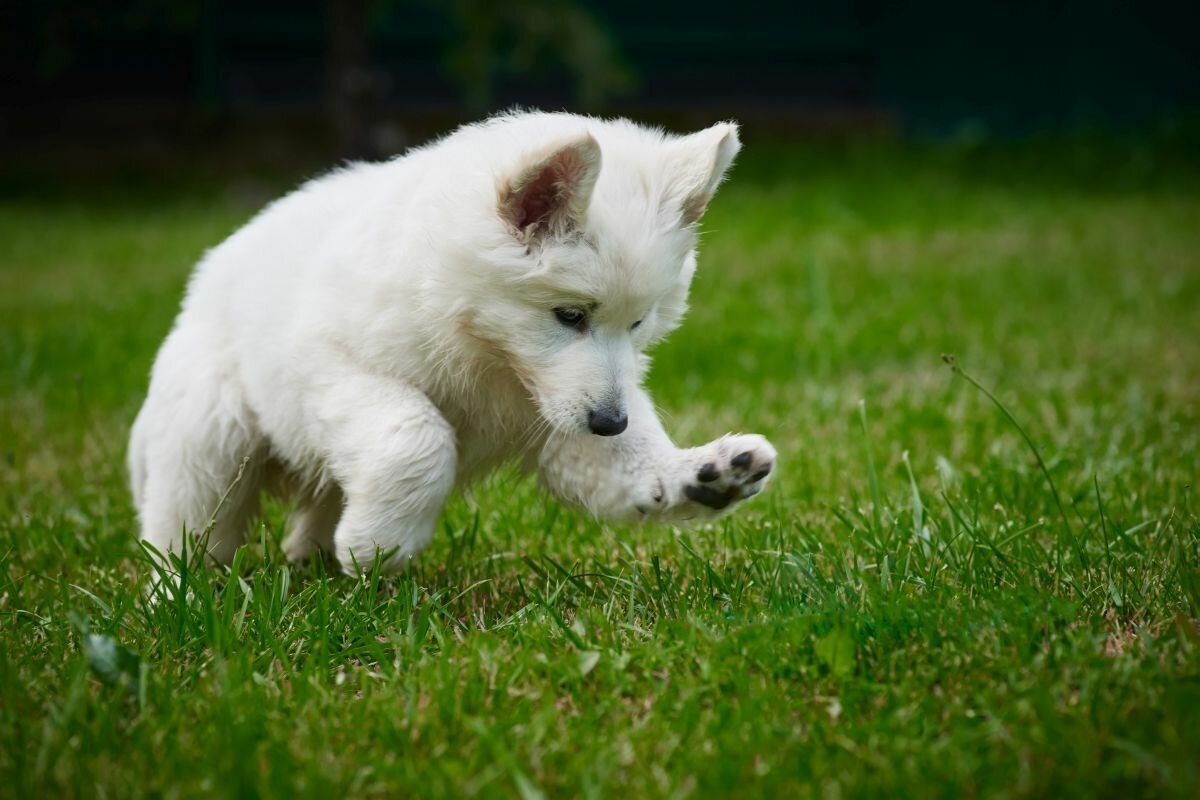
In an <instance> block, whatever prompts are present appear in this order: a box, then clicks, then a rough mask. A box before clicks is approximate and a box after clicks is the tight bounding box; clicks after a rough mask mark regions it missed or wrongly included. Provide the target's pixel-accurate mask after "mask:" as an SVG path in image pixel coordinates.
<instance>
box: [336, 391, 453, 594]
mask: <svg viewBox="0 0 1200 800" xmlns="http://www.w3.org/2000/svg"><path fill="white" fill-rule="evenodd" d="M313 407H314V410H315V412H316V414H315V417H316V418H315V420H314V422H315V423H316V424H315V426H314V427H315V430H316V432H317V433H318V436H319V441H320V445H321V447H322V448H323V449H324V451H325V458H326V463H327V466H328V468H329V470H330V471H331V472H332V474H333V476H334V477H335V478H336V479H337V482H338V485H339V487H340V488H341V491H342V493H343V494H344V495H345V507H344V508H343V509H342V510H341V515H340V519H337V515H333V517H334V518H335V519H337V528H336V530H334V532H333V548H334V551H335V554H336V555H337V559H338V561H339V562H340V563H341V566H342V570H343V571H344V572H347V573H350V574H353V573H356V572H361V571H365V570H367V569H369V568H370V567H371V565H372V563H373V561H374V559H375V557H376V556H377V555H382V556H384V557H385V561H384V562H383V567H384V569H386V570H388V571H395V570H398V569H401V568H403V567H404V566H405V565H406V564H408V562H409V561H410V560H411V559H412V558H413V557H414V556H416V555H417V554H418V553H420V552H421V551H422V550H423V549H425V546H426V545H427V544H428V543H429V540H430V539H431V538H432V537H433V532H434V527H435V525H436V523H437V518H438V515H439V514H440V513H441V511H442V505H443V504H444V503H445V502H446V497H447V495H449V493H450V490H451V489H452V488H453V486H454V479H455V471H456V465H457V461H458V454H457V446H456V443H455V434H454V430H453V429H452V428H451V426H450V424H449V423H448V422H447V421H446V419H445V418H444V417H443V416H442V415H441V413H440V412H439V411H438V409H437V408H436V407H435V406H434V404H433V403H432V402H430V400H429V398H428V397H426V396H425V395H424V394H423V393H421V392H420V391H418V390H416V389H414V388H413V387H410V386H407V385H405V384H402V383H397V382H395V381H391V380H387V379H384V378H380V377H376V376H373V375H364V374H347V375H342V376H339V378H338V379H337V380H331V381H329V383H328V384H326V385H325V387H324V389H323V390H322V391H321V392H320V395H319V397H318V398H317V400H316V402H315V403H314V404H313Z"/></svg>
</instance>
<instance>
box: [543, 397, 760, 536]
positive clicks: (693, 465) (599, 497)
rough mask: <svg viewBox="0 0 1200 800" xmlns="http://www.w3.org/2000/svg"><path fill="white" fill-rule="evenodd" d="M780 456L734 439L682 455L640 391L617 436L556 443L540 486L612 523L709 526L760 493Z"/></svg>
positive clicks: (754, 438) (756, 440)
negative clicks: (656, 521)
mask: <svg viewBox="0 0 1200 800" xmlns="http://www.w3.org/2000/svg"><path fill="white" fill-rule="evenodd" d="M775 460H776V455H775V448H773V447H772V446H771V443H770V442H768V441H767V440H766V439H764V438H763V437H762V436H759V435H757V434H729V435H727V436H723V437H721V438H720V439H717V440H715V441H712V442H709V443H708V444H706V445H702V446H700V447H691V448H686V449H681V448H678V447H676V446H675V445H674V443H672V441H671V439H670V437H668V436H667V434H666V432H665V431H664V430H663V427H662V424H661V423H660V422H659V421H658V416H657V415H656V414H655V412H654V405H653V403H651V402H650V398H649V397H648V396H647V395H646V393H645V392H644V391H642V390H640V389H639V390H638V392H637V395H636V397H634V398H631V400H630V404H629V427H628V429H626V431H625V432H624V433H622V434H620V435H619V436H596V435H593V434H589V433H580V434H572V435H568V436H552V437H551V438H550V440H549V441H548V442H547V444H546V446H545V448H544V449H543V450H542V453H541V456H540V458H539V466H540V468H541V474H542V482H543V483H544V484H545V485H546V487H547V488H548V489H549V490H550V491H551V492H553V493H554V494H555V495H556V496H558V497H559V498H561V499H562V500H564V501H566V502H569V503H574V504H577V505H581V506H583V507H585V508H587V509H588V510H589V511H591V512H592V513H593V514H595V515H596V516H598V517H603V518H606V519H614V520H641V519H659V520H664V521H686V520H692V519H708V518H712V517H715V516H717V515H719V514H721V513H722V512H724V511H726V510H728V509H731V508H733V506H735V505H736V504H737V503H738V502H740V501H742V500H745V499H747V498H749V497H753V496H754V495H756V494H758V493H759V492H760V491H762V489H763V487H764V486H765V485H766V483H767V480H768V479H769V477H770V475H771V472H772V471H773V470H774V468H775Z"/></svg>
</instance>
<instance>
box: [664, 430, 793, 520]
mask: <svg viewBox="0 0 1200 800" xmlns="http://www.w3.org/2000/svg"><path fill="white" fill-rule="evenodd" d="M697 452H698V454H699V455H700V457H701V461H700V466H699V467H698V468H696V469H695V473H694V475H692V476H690V477H689V478H688V479H686V480H685V483H684V486H683V493H684V495H685V496H686V497H687V498H688V499H689V500H691V501H692V502H694V503H699V504H700V505H702V506H704V507H705V508H708V509H711V510H713V511H721V510H723V509H725V508H727V507H728V506H729V505H730V504H731V503H735V502H738V501H739V500H745V499H746V498H748V497H753V496H754V495H756V494H758V493H759V492H761V491H762V489H763V487H764V486H765V485H766V482H767V479H768V478H769V477H770V475H771V472H772V471H773V470H774V469H775V461H776V453H775V448H774V447H772V446H771V443H770V442H768V441H767V440H766V439H765V438H763V437H762V436H759V435H758V434H753V433H752V434H730V435H729V436H724V437H722V438H720V439H718V440H716V441H715V442H712V443H710V444H709V445H707V446H705V447H702V448H698V450H697Z"/></svg>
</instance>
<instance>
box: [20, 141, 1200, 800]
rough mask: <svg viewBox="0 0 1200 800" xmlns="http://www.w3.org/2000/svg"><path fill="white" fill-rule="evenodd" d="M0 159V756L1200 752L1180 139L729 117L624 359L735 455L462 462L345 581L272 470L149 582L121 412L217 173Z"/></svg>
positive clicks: (389, 780)
mask: <svg viewBox="0 0 1200 800" xmlns="http://www.w3.org/2000/svg"><path fill="white" fill-rule="evenodd" d="M4 186H6V187H7V188H6V189H5V190H4V192H5V193H4V194H3V196H2V198H3V199H0V794H3V795H8V796H29V797H34V796H37V797H51V796H53V797H72V796H86V797H93V796H102V797H121V796H141V795H151V796H171V797H191V796H212V795H220V796H227V795H228V796H256V795H261V796H281V797H291V796H322V797H336V796H342V795H350V794H353V795H354V796H367V797H388V796H396V795H407V794H416V795H422V796H425V795H433V796H440V795H441V796H445V795H448V796H456V797H457V796H475V795H483V796H490V795H520V796H524V797H538V796H542V795H543V794H544V795H545V796H555V797H571V796H620V795H624V796H628V797H636V796H671V797H684V796H695V797H705V796H710V795H713V794H733V795H738V796H745V795H756V794H766V795H778V796H789V797H791V796H819V795H820V796H839V795H881V794H885V795H892V796H945V797H960V796H987V797H995V796H1044V795H1048V794H1051V793H1053V794H1056V795H1063V796H1090V795H1096V794H1102V795H1112V796H1135V795H1139V794H1141V795H1161V796H1179V797H1195V796H1197V793H1198V792H1200V657H1198V653H1200V650H1198V648H1200V632H1198V628H1197V624H1198V623H1197V619H1196V618H1197V617H1200V573H1198V571H1197V566H1198V564H1200V519H1198V516H1197V514H1198V508H1197V495H1196V490H1197V482H1198V480H1200V404H1198V399H1200V171H1198V170H1197V169H1196V161H1195V159H1194V158H1192V157H1190V156H1188V155H1187V154H1186V153H1184V154H1179V153H1174V154H1172V153H1171V152H1170V151H1169V149H1161V148H1160V149H1156V148H1155V147H1153V146H1151V145H1149V144H1145V143H1141V144H1138V143H1134V144H1126V145H1121V144H1114V143H1107V144H1105V143H1100V144H1094V143H1093V144H1087V143H1084V144H1074V145H1072V144H1066V143H1057V144H1056V143H1042V144H1028V145H1021V146H1012V147H1006V148H999V147H986V148H983V149H979V150H970V149H966V150H964V149H953V148H948V149H947V148H944V149H928V148H919V147H900V146H869V145H860V146H854V147H846V148H834V147H821V148H799V147H795V148H782V147H778V148H770V147H756V146H755V144H754V143H753V142H751V144H750V147H749V151H748V154H747V156H746V157H745V158H744V159H743V162H742V163H741V164H739V166H738V168H737V169H736V170H735V175H734V179H733V180H732V182H731V183H730V184H729V185H728V186H727V187H726V188H725V189H724V190H723V192H722V195H721V196H720V197H719V198H718V201H717V203H716V204H715V205H714V208H713V210H712V211H711V213H710V217H709V222H708V233H707V234H706V236H705V241H704V247H703V251H702V254H701V270H700V274H699V276H698V278H697V280H696V284H695V287H694V296H693V300H694V302H693V311H692V313H691V315H690V317H689V320H688V322H687V324H686V325H685V327H684V328H683V329H682V330H680V331H679V332H678V333H677V334H676V335H675V337H674V338H673V339H672V340H671V341H670V342H668V343H667V344H666V345H664V346H663V347H661V348H660V349H659V350H658V352H657V353H656V365H655V370H654V373H653V375H652V378H651V385H652V388H653V390H654V393H655V396H656V399H657V400H658V402H659V404H660V405H661V406H662V407H663V408H664V409H665V411H666V413H667V415H668V417H667V419H668V427H669V429H670V430H672V432H673V433H674V434H675V435H676V436H677V438H678V439H679V440H681V441H685V442H692V443H698V442H700V441H707V440H708V439H709V438H711V437H713V436H714V435H717V434H720V433H723V432H725V431H727V430H731V429H732V430H747V431H759V432H762V433H765V434H767V435H768V436H769V437H770V438H771V439H772V441H773V442H774V443H775V445H776V446H777V447H778V449H779V452H780V459H781V467H780V470H779V474H778V477H777V479H776V480H775V481H774V482H773V484H772V485H771V486H770V488H769V490H768V492H767V493H765V494H764V495H763V496H762V497H760V498H757V499H756V500H755V501H754V502H752V503H751V504H749V505H748V506H747V507H746V508H745V509H743V510H741V511H740V512H739V513H738V514H736V515H735V516H734V517H733V518H731V519H729V520H726V521H722V522H720V523H718V524H715V525H712V526H709V527H706V528H701V529H698V530H687V531H678V530H673V529H669V528H641V529H638V528H625V527H610V526H604V525H601V524H598V523H596V522H593V521H591V520H589V519H587V518H585V517H584V516H583V515H580V514H577V513H575V512H571V511H569V510H566V509H563V508H561V507H559V506H558V505H557V504H555V503H554V502H553V501H550V500H547V499H543V498H541V497H540V496H539V495H538V494H537V492H536V490H535V488H534V486H533V485H532V484H531V482H530V481H520V480H519V479H518V478H516V477H515V476H512V475H501V476H499V477H498V478H496V479H495V480H493V481H492V482H490V483H488V484H487V485H485V486H483V487H481V488H480V489H478V490H477V491H476V492H475V493H474V494H473V497H471V498H469V499H462V498H460V499H456V500H455V501H453V502H452V504H451V505H450V507H449V508H448V510H447V512H446V514H445V517H444V522H443V529H442V530H441V531H440V533H439V535H438V537H437V538H436V540H435V543H434V545H433V547H432V548H431V549H430V551H428V553H427V554H426V556H425V557H424V558H423V559H422V561H421V563H420V565H419V567H418V568H416V569H415V570H414V571H413V572H412V573H411V574H410V575H408V576H406V577H403V578H398V579H386V580H380V579H377V578H375V577H371V578H369V579H366V580H361V581H359V580H352V579H348V578H343V577H337V576H327V575H325V574H324V572H323V570H322V568H321V567H320V566H319V565H314V566H312V567H310V568H305V569H300V570H297V569H292V568H289V567H287V566H285V565H284V564H283V563H282V558H281V556H280V553H279V548H278V542H279V540H280V538H281V536H282V526H283V522H282V520H283V516H284V514H285V512H286V509H284V508H281V507H279V506H277V505H273V506H270V507H269V509H268V512H267V514H266V515H265V518H264V519H263V520H262V522H261V524H260V525H259V527H257V528H256V530H255V532H254V534H253V536H252V542H251V544H249V545H248V546H247V547H246V548H244V549H243V551H241V553H240V555H239V557H238V559H237V561H236V563H235V565H234V567H233V569H232V570H231V571H230V572H217V571H208V572H202V573H199V574H192V575H190V576H189V578H188V586H189V590H190V599H188V598H184V599H182V600H179V601H176V600H168V601H166V602H162V603H159V604H157V605H151V604H148V603H147V602H146V601H145V600H144V599H143V594H142V591H141V588H140V586H141V585H140V576H141V574H142V573H143V559H142V556H141V553H140V551H139V549H138V547H137V545H136V542H135V524H134V516H133V512H132V509H131V507H130V500H129V497H128V493H127V490H126V481H125V476H124V470H123V458H124V456H123V452H124V442H125V437H126V435H127V432H128V426H129V423H130V421H131V420H132V418H133V415H134V413H135V412H136V409H137V407H138V404H139V402H140V398H141V395H142V393H143V392H144V389H145V381H146V374H147V369H148V367H149V364H150V360H151V358H152V356H153V353H154V351H155V348H156V347H157V345H158V343H159V342H160V341H161V339H162V337H163V336H164V335H165V333H166V331H167V329H168V327H169V325H170V322H171V319H172V317H173V316H174V313H175V309H176V305H177V302H178V298H179V296H180V292H181V290H182V287H183V285H184V281H185V278H186V276H187V273H188V270H189V268H190V265H191V264H192V263H193V262H194V261H195V260H196V258H197V257H198V256H199V255H200V254H201V253H202V252H203V250H204V248H206V247H208V246H210V245H212V244H214V243H216V242H217V241H219V240H220V239H221V238H222V237H223V236H224V235H226V234H227V233H228V232H230V231H232V230H233V229H234V228H235V227H236V226H237V225H238V224H240V222H241V221H243V220H244V219H246V218H247V217H248V215H249V214H250V213H252V210H253V209H252V206H251V204H250V203H248V202H246V201H245V200H244V199H239V197H243V196H244V195H245V194H246V192H245V191H238V192H234V191H229V190H226V189H224V188H223V187H222V186H221V185H220V183H219V182H217V181H209V182H207V183H200V182H195V181H191V182H187V181H185V182H183V183H180V184H177V185H155V184H153V183H150V182H145V181H143V182H141V183H136V184H132V185H131V184H129V183H128V182H126V183H119V184H112V185H109V184H105V183H103V182H93V183H90V184H88V185H87V186H82V187H80V186H77V187H76V188H74V189H73V190H68V189H66V188H63V187H64V186H65V184H56V183H55V182H54V181H53V180H51V179H49V178H47V179H45V180H43V181H41V182H40V183H38V184H37V190H36V191H34V190H33V189H31V188H29V187H30V186H32V184H29V183H22V182H20V181H15V180H10V181H8V182H7V183H5V184H4ZM178 186H181V187H182V188H177V187H178ZM271 191H273V189H272V190H271ZM256 193H257V190H256ZM943 353H951V354H954V356H955V357H956V358H957V363H958V365H959V366H960V367H961V369H963V370H965V372H966V373H967V374H968V375H969V376H970V377H971V378H972V379H974V380H975V381H978V382H979V384H981V385H982V386H983V387H985V388H986V389H988V390H989V391H991V392H992V393H994V395H995V397H996V398H997V400H998V401H999V403H1000V404H1002V405H1003V407H1004V408H1005V409H1007V412H1009V413H1011V416H1012V419H1011V420H1010V419H1009V418H1008V417H1007V416H1006V412H1005V411H1002V410H1001V409H1000V408H998V407H997V405H994V404H993V403H992V402H991V401H990V400H989V399H988V397H987V396H986V395H985V394H984V393H983V392H982V391H980V389H978V388H976V387H975V386H973V385H972V384H971V383H970V382H969V381H968V380H966V379H965V378H964V377H963V376H958V375H956V374H955V373H954V372H952V371H951V369H950V368H949V367H948V366H947V365H946V364H945V363H943V361H942V358H941V356H942V354H943ZM1022 430H1023V431H1024V432H1025V433H1027V435H1028V437H1029V440H1030V441H1029V442H1027V441H1026V440H1025V438H1024V436H1023V433H1022ZM1031 445H1032V447H1031ZM1035 449H1036V452H1037V454H1038V455H1036V456H1035Z"/></svg>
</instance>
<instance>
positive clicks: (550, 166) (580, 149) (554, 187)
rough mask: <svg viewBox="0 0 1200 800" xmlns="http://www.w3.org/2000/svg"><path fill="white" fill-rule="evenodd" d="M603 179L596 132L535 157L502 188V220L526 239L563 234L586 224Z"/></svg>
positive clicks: (520, 236)
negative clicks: (594, 137) (591, 203)
mask: <svg viewBox="0 0 1200 800" xmlns="http://www.w3.org/2000/svg"><path fill="white" fill-rule="evenodd" d="M599 176H600V145H598V144H596V140H595V139H593V138H592V135H591V134H590V133H587V134H584V135H583V136H581V137H579V138H577V139H572V140H570V141H568V142H566V143H559V144H557V145H555V146H553V147H551V148H549V149H547V150H545V151H542V152H541V153H538V154H535V155H534V156H532V157H530V158H529V159H528V160H527V161H526V162H525V164H524V165H523V166H522V167H521V168H520V169H519V170H518V171H517V174H516V177H514V178H511V179H509V180H507V181H505V182H504V183H503V184H502V185H501V186H500V217H501V219H503V220H504V221H505V222H507V223H508V224H509V225H511V226H512V228H513V230H514V231H515V232H516V234H517V236H518V238H520V239H523V240H525V239H531V238H533V237H535V236H542V235H547V234H548V235H561V234H564V233H567V232H569V231H571V230H573V229H575V228H577V227H578V226H580V225H582V224H583V218H584V215H585V214H586V213H587V208H588V203H590V202H591V199H592V189H594V188H595V187H596V178H598V177H599Z"/></svg>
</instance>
